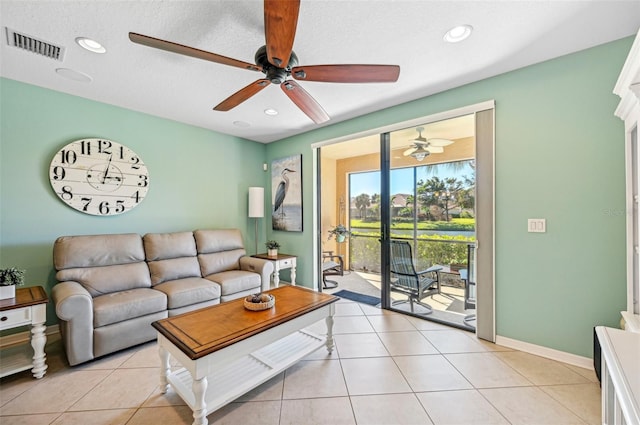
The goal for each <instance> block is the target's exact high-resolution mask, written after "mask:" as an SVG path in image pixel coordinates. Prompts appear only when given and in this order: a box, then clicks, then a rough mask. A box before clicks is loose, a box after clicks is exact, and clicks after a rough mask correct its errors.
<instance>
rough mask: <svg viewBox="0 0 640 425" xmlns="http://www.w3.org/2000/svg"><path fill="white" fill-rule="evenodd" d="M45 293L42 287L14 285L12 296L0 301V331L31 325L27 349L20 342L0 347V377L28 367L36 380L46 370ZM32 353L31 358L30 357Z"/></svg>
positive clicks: (46, 300)
mask: <svg viewBox="0 0 640 425" xmlns="http://www.w3.org/2000/svg"><path fill="white" fill-rule="evenodd" d="M47 302H48V298H47V293H46V292H45V291H44V288H43V287H42V286H32V287H29V288H16V296H15V297H14V298H8V299H4V300H0V330H5V329H13V328H17V327H19V326H25V325H31V348H33V350H31V349H30V348H29V346H25V345H24V344H22V345H20V346H15V347H8V348H5V349H2V351H1V352H0V359H1V361H0V365H1V366H0V378H1V377H3V376H7V375H11V374H13V373H16V372H20V371H23V370H27V369H31V372H32V373H33V376H34V377H35V378H37V379H40V378H42V377H43V376H44V374H45V373H46V371H47V364H46V358H47V357H46V355H45V352H44V346H45V344H46V343H47V337H46V335H45V333H44V331H45V329H46V326H45V322H46V320H47ZM32 355H33V357H32Z"/></svg>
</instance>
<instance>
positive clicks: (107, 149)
mask: <svg viewBox="0 0 640 425" xmlns="http://www.w3.org/2000/svg"><path fill="white" fill-rule="evenodd" d="M111 146H112V144H111V141H110V140H98V152H99V153H106V154H107V155H111Z"/></svg>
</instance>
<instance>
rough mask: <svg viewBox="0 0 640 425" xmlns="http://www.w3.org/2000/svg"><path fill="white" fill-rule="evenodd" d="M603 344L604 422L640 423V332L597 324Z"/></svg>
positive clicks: (608, 423)
mask: <svg viewBox="0 0 640 425" xmlns="http://www.w3.org/2000/svg"><path fill="white" fill-rule="evenodd" d="M596 333H597V335H598V341H600V346H601V347H602V423H603V424H604V425H636V424H640V333H636V332H626V331H622V330H620V329H613V328H607V327H604V326H598V327H596Z"/></svg>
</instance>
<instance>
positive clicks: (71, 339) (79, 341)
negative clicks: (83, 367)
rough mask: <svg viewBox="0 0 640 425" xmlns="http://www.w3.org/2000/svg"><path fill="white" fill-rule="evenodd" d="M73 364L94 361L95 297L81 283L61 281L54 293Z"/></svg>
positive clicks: (64, 341) (70, 361) (55, 303)
mask: <svg viewBox="0 0 640 425" xmlns="http://www.w3.org/2000/svg"><path fill="white" fill-rule="evenodd" d="M51 296H52V298H53V303H54V305H55V308H56V315H57V316H58V318H59V319H60V320H61V323H60V333H61V336H62V341H63V343H64V347H65V351H66V353H67V359H68V360H69V364H70V365H71V366H74V365H76V364H79V363H83V362H86V361H88V360H92V359H93V358H94V355H93V298H92V297H91V295H90V294H89V292H88V291H87V290H86V289H85V288H84V287H82V285H80V284H79V283H78V282H71V281H68V282H60V283H58V284H57V285H55V286H54V287H53V289H52V290H51Z"/></svg>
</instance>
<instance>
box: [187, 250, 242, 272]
mask: <svg viewBox="0 0 640 425" xmlns="http://www.w3.org/2000/svg"><path fill="white" fill-rule="evenodd" d="M245 254H246V252H245V250H244V249H236V250H233V251H223V252H216V253H211V254H198V263H200V273H202V276H205V277H206V276H208V275H210V274H213V273H222V272H226V271H230V270H238V269H240V257H242V256H243V255H245Z"/></svg>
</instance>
